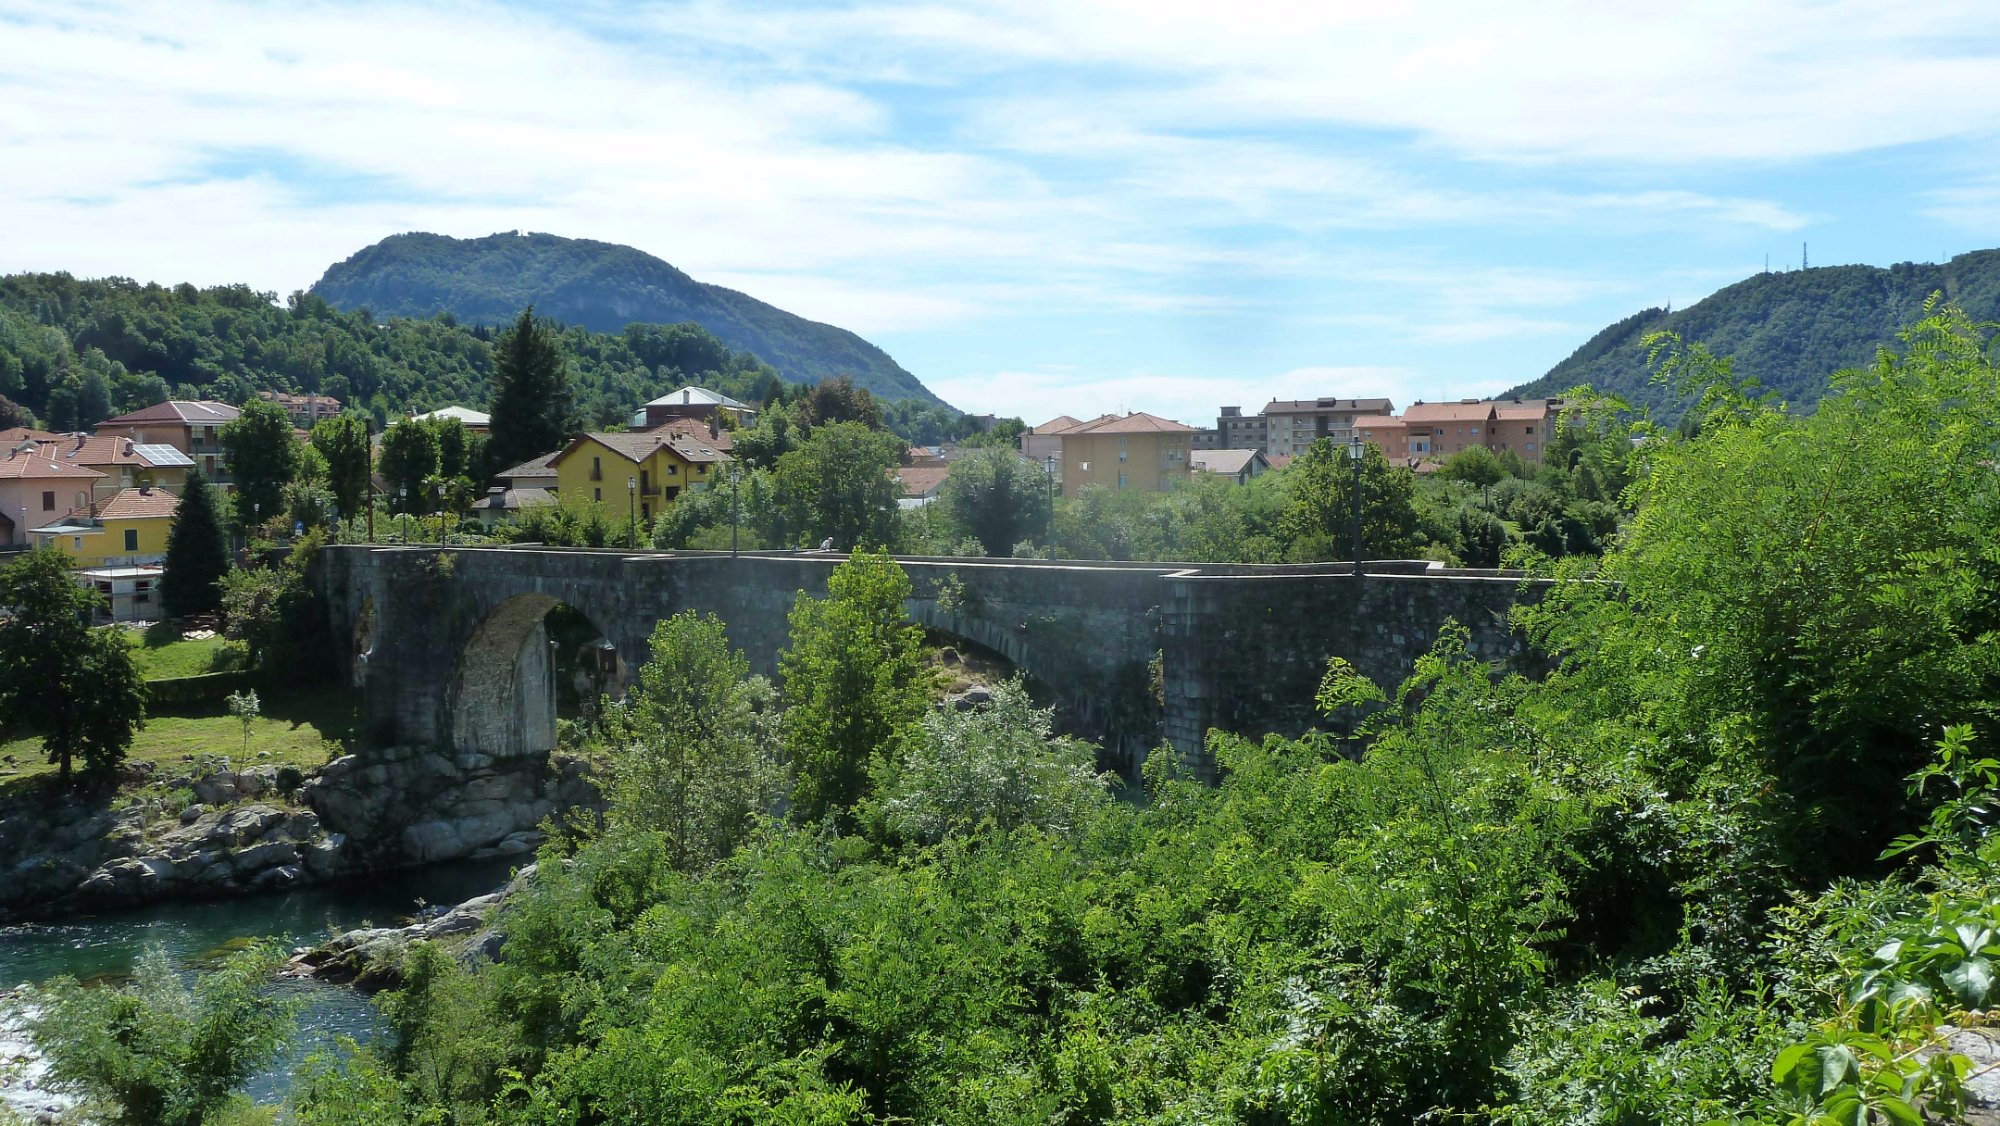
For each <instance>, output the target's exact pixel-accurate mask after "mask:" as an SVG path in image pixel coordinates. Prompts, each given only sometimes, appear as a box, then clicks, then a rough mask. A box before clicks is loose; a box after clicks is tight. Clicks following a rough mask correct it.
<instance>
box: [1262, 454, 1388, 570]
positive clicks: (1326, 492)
mask: <svg viewBox="0 0 2000 1126" xmlns="http://www.w3.org/2000/svg"><path fill="white" fill-rule="evenodd" d="M1286 472H1287V474H1288V475H1289V477H1290V481H1289V485H1290V502H1289V503H1288V504H1287V506H1286V508H1285V511H1284V515H1283V516H1281V517H1280V518H1279V527H1280V530H1281V534H1282V535H1283V536H1284V538H1285V539H1286V540H1287V541H1289V542H1290V544H1291V547H1290V548H1289V550H1288V555H1289V557H1290V558H1292V559H1294V560H1298V561H1301V562H1304V561H1309V560H1314V559H1346V558H1350V557H1351V556H1352V555H1353V549H1352V547H1351V541H1352V539H1353V531H1352V525H1353V519H1354V510H1353V506H1354V491H1355V489H1356V487H1357V486H1356V475H1355V472H1354V468H1353V466H1352V465H1350V464H1349V462H1348V458H1347V455H1346V453H1345V452H1344V451H1343V452H1340V453H1336V452H1335V451H1334V449H1333V443H1332V442H1330V441H1328V440H1327V439H1325V438H1321V439H1320V440H1318V441H1316V442H1314V443H1313V444H1312V447H1311V448H1310V449H1308V450H1307V451H1306V452H1305V453H1304V454H1303V455H1301V456H1300V457H1299V458H1298V459H1297V460H1296V461H1294V462H1293V463H1292V464H1291V465H1290V466H1288V467H1287V469H1286ZM1359 477H1360V483H1359V486H1358V487H1359V489H1360V491H1361V548H1362V552H1363V554H1364V556H1365V557H1366V558H1369V559H1403V558H1407V557H1408V556H1409V555H1410V554H1411V553H1412V552H1414V551H1415V550H1416V548H1417V546H1418V525H1417V510H1416V507H1415V504H1414V503H1413V500H1412V498H1413V497H1414V495H1415V492H1416V479H1415V475H1414V474H1412V473H1411V472H1410V471H1409V470H1407V469H1404V468H1401V467H1399V466H1392V465H1390V464H1389V462H1388V459H1386V458H1384V457H1383V456H1382V451H1381V449H1380V448H1379V447H1376V446H1369V447H1367V450H1366V452H1365V453H1364V454H1363V456H1362V458H1361V472H1360V475H1359Z"/></svg>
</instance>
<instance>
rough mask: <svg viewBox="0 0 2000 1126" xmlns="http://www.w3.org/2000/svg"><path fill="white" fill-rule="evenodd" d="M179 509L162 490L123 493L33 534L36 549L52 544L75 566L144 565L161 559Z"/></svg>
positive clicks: (167, 493)
mask: <svg viewBox="0 0 2000 1126" xmlns="http://www.w3.org/2000/svg"><path fill="white" fill-rule="evenodd" d="M179 505H180V498H179V497H176V496H175V495H174V494H172V493H170V492H167V491H165V490H163V489H155V488H152V487H151V486H146V487H142V488H137V489H125V490H122V491H120V492H118V493H116V494H115V495H113V496H112V497H111V498H110V499H109V500H104V501H99V502H98V503H96V504H93V505H91V506H89V507H87V508H78V509H73V510H71V511H70V513H69V514H68V515H66V516H64V517H63V518H62V519H60V520H57V521H55V522H54V523H51V524H45V525H43V526H42V527H39V528H36V529H34V531H33V533H32V534H33V536H34V538H35V543H36V544H37V545H47V544H53V545H54V546H55V547H56V548H58V549H60V550H61V551H62V552H63V553H64V554H65V555H68V556H69V557H70V558H71V559H72V560H73V561H74V563H75V565H76V566H78V567H107V566H126V567H132V566H144V565H147V564H151V563H159V562H162V561H164V560H165V559H166V557H167V529H169V528H171V527H173V524H174V509H175V508H177V507H178V506H179Z"/></svg>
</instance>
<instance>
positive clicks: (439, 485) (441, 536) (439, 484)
mask: <svg viewBox="0 0 2000 1126" xmlns="http://www.w3.org/2000/svg"><path fill="white" fill-rule="evenodd" d="M437 498H438V546H439V547H443V546H444V478H443V477H439V478H438V479H437Z"/></svg>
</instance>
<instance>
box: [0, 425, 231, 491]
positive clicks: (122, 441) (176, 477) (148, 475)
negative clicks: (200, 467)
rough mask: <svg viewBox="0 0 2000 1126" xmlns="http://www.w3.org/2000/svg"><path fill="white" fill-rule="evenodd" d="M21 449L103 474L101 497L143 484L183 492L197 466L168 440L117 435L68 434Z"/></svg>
mask: <svg viewBox="0 0 2000 1126" xmlns="http://www.w3.org/2000/svg"><path fill="white" fill-rule="evenodd" d="M21 450H22V452H24V453H31V454H33V455H34V456H36V457H41V458H46V459H48V460H50V461H56V462H61V463H62V464H64V465H80V466H82V467H84V468H85V469H94V470H96V471H97V472H99V473H101V474H103V475H104V479H103V480H101V481H99V482H97V485H96V491H97V496H98V499H99V500H103V499H104V497H105V494H106V493H115V492H119V491H121V490H124V489H137V488H142V487H145V488H156V489H166V490H167V491H169V492H173V493H179V492H180V491H181V489H182V487H184V486H185V485H186V484H187V475H188V471H189V470H190V469H192V468H194V459H193V458H192V457H189V456H188V455H187V454H185V453H183V452H181V451H180V450H178V449H176V448H175V447H173V446H170V445H168V444H166V443H164V442H161V443H146V444H141V443H139V442H136V441H134V440H132V439H131V438H127V437H122V436H119V435H115V434H98V435H95V436H92V435H88V434H66V435H64V436H63V437H61V438H58V439H57V440H55V441H53V442H33V443H25V442H24V443H22V445H21Z"/></svg>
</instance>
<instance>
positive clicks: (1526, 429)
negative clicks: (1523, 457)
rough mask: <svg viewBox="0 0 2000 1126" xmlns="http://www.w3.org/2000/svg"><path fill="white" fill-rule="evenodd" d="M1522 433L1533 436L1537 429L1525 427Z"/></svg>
mask: <svg viewBox="0 0 2000 1126" xmlns="http://www.w3.org/2000/svg"><path fill="white" fill-rule="evenodd" d="M1521 432H1522V433H1524V434H1533V433H1534V432H1535V428H1534V427H1533V426H1527V427H1523V428H1522V431H1521ZM1530 448H1532V447H1530Z"/></svg>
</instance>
